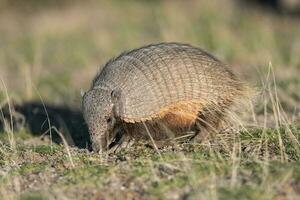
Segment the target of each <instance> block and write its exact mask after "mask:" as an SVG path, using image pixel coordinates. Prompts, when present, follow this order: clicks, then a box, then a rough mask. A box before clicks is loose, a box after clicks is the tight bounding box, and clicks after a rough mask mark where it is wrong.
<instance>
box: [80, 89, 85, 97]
mask: <svg viewBox="0 0 300 200" xmlns="http://www.w3.org/2000/svg"><path fill="white" fill-rule="evenodd" d="M85 93H86V92H85V91H83V90H82V89H81V90H80V95H81V97H83V96H84V95H85Z"/></svg>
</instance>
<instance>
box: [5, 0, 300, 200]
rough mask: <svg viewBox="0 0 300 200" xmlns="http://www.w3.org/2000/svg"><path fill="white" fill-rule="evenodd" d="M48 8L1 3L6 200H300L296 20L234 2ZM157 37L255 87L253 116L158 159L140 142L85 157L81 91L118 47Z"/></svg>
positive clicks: (299, 46) (299, 64) (118, 3)
mask: <svg viewBox="0 0 300 200" xmlns="http://www.w3.org/2000/svg"><path fill="white" fill-rule="evenodd" d="M53 2H55V1H45V4H41V3H40V2H35V0H31V1H28V2H27V4H26V6H25V5H24V4H23V3H22V2H21V1H20V2H19V3H17V4H12V3H10V2H9V1H3V3H0V10H1V12H0V38H1V42H0V78H1V89H0V108H1V112H0V116H1V117H0V119H1V120H0V121H1V122H2V121H3V116H5V117H6V119H7V121H6V122H7V123H6V126H4V125H3V123H0V196H1V198H4V199H113V198H123V199H133V198H134V199H140V198H141V199H297V198H299V197H300V193H299V191H300V175H299V174H300V163H299V160H300V146H299V142H300V123H299V122H300V117H299V113H300V111H299V109H300V105H299V100H300V94H299V92H298V91H300V84H299V77H298V76H299V72H300V57H299V56H298V55H299V53H300V38H299V34H300V21H299V19H296V18H291V17H288V16H284V15H276V14H274V13H271V12H269V11H268V10H263V9H257V8H252V7H251V9H250V7H247V9H245V8H244V7H240V6H238V5H237V4H236V3H234V1H230V0H226V2H225V3H224V4H222V5H221V4H220V3H219V1H217V0H213V1H204V0H201V1H189V2H183V1H182V2H181V1H133V0H130V1H116V0H113V1H100V0H99V1H95V0H94V1H93V0H91V1H89V2H88V3H80V2H79V1H78V2H77V1H76V2H73V1H72V2H70V1H64V2H63V4H62V6H57V4H56V3H53ZM1 6H2V7H1ZM162 41H176V42H183V43H190V44H193V45H195V46H198V47H201V48H203V49H205V50H207V51H208V52H211V53H212V54H214V55H215V56H216V57H218V58H219V59H221V60H223V61H224V62H226V63H228V64H230V65H232V68H233V71H235V72H236V73H238V74H239V76H240V77H242V79H243V80H245V81H246V82H249V83H250V84H251V85H253V86H255V87H257V88H258V90H259V95H258V98H257V101H256V102H257V103H256V105H255V106H254V108H253V114H249V113H245V114H244V115H241V116H240V118H241V120H240V121H235V123H236V124H233V126H234V127H238V128H239V129H238V130H239V131H232V130H230V131H224V132H221V133H220V134H218V135H217V136H216V137H215V138H214V139H211V140H208V141H205V142H203V143H201V144H193V143H190V144H181V145H177V146H175V147H165V148H163V149H160V150H159V154H158V153H157V151H156V150H155V149H151V148H149V147H146V146H145V144H144V143H142V142H140V143H137V144H135V145H134V146H133V147H132V148H129V149H126V150H124V151H121V152H119V153H118V154H115V155H107V154H96V153H94V152H91V151H89V150H88V149H87V148H86V146H88V143H89V141H88V139H87V136H86V135H87V131H86V129H85V128H86V127H85V125H84V122H83V121H82V117H81V116H80V112H79V111H78V110H79V108H80V105H81V97H80V90H81V89H83V90H87V89H88V88H89V85H90V82H91V80H92V79H93V76H94V75H95V74H96V73H97V72H98V71H99V70H100V68H101V67H100V66H101V65H103V64H104V63H105V62H106V61H107V60H108V59H110V58H111V57H113V56H116V55H117V54H119V53H120V52H121V51H123V50H127V49H132V48H135V47H140V46H142V45H145V44H149V43H158V42H162ZM41 99H42V100H43V102H41ZM7 102H10V105H11V108H7V107H6V106H5V105H6V103H7ZM32 102H34V103H32ZM31 103H32V104H31ZM18 105H19V106H18ZM44 106H45V108H46V110H47V113H45V108H44ZM14 109H15V110H16V112H15V111H14ZM16 113H22V115H23V116H24V117H25V118H26V119H27V121H26V123H25V124H22V123H21V121H22V115H17V114H16ZM10 114H13V121H14V123H13V127H14V128H13V129H12V128H11V127H12V126H11V120H10ZM47 120H49V121H50V123H48V121H47ZM240 123H241V124H240ZM51 126H54V127H56V129H54V128H52V129H51V130H52V131H51V137H50V134H49V132H46V131H47V129H48V128H49V127H51ZM62 138H65V140H64V139H62ZM67 143H68V144H67ZM72 144H75V146H74V145H73V146H72ZM79 144H80V145H79ZM76 145H77V147H76Z"/></svg>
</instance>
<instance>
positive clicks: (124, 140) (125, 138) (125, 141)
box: [108, 134, 135, 154]
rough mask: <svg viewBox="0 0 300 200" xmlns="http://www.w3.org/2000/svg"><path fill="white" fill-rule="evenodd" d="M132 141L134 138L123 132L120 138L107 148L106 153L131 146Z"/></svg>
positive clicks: (116, 151)
mask: <svg viewBox="0 0 300 200" xmlns="http://www.w3.org/2000/svg"><path fill="white" fill-rule="evenodd" d="M134 142H135V141H134V139H133V138H131V137H130V136H129V135H128V134H123V135H122V137H121V139H120V140H119V141H118V142H117V143H116V144H115V145H114V146H112V147H111V148H110V149H109V150H108V153H113V154H115V153H118V152H120V151H121V150H122V149H125V148H128V147H130V146H132V145H133V144H134Z"/></svg>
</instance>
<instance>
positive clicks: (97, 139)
mask: <svg viewBox="0 0 300 200" xmlns="http://www.w3.org/2000/svg"><path fill="white" fill-rule="evenodd" d="M112 94H113V92H112V91H108V90H103V89H93V90H90V91H88V92H86V93H85V94H84V95H83V100H82V109H83V116H84V119H85V121H86V123H87V125H88V129H89V133H90V136H91V140H92V147H93V150H94V151H105V150H107V149H108V148H109V145H110V144H111V143H112V141H113V140H114V138H115V137H116V133H117V130H116V127H115V125H116V120H117V119H116V117H115V114H114V110H113V109H114V103H113V96H112Z"/></svg>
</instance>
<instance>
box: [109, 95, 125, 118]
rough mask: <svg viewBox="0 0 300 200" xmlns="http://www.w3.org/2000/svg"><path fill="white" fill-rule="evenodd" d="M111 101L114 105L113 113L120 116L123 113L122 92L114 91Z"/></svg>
mask: <svg viewBox="0 0 300 200" xmlns="http://www.w3.org/2000/svg"><path fill="white" fill-rule="evenodd" d="M111 101H112V103H113V113H114V115H116V116H120V115H121V113H122V108H123V107H122V92H121V90H113V91H112V92H111Z"/></svg>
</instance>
